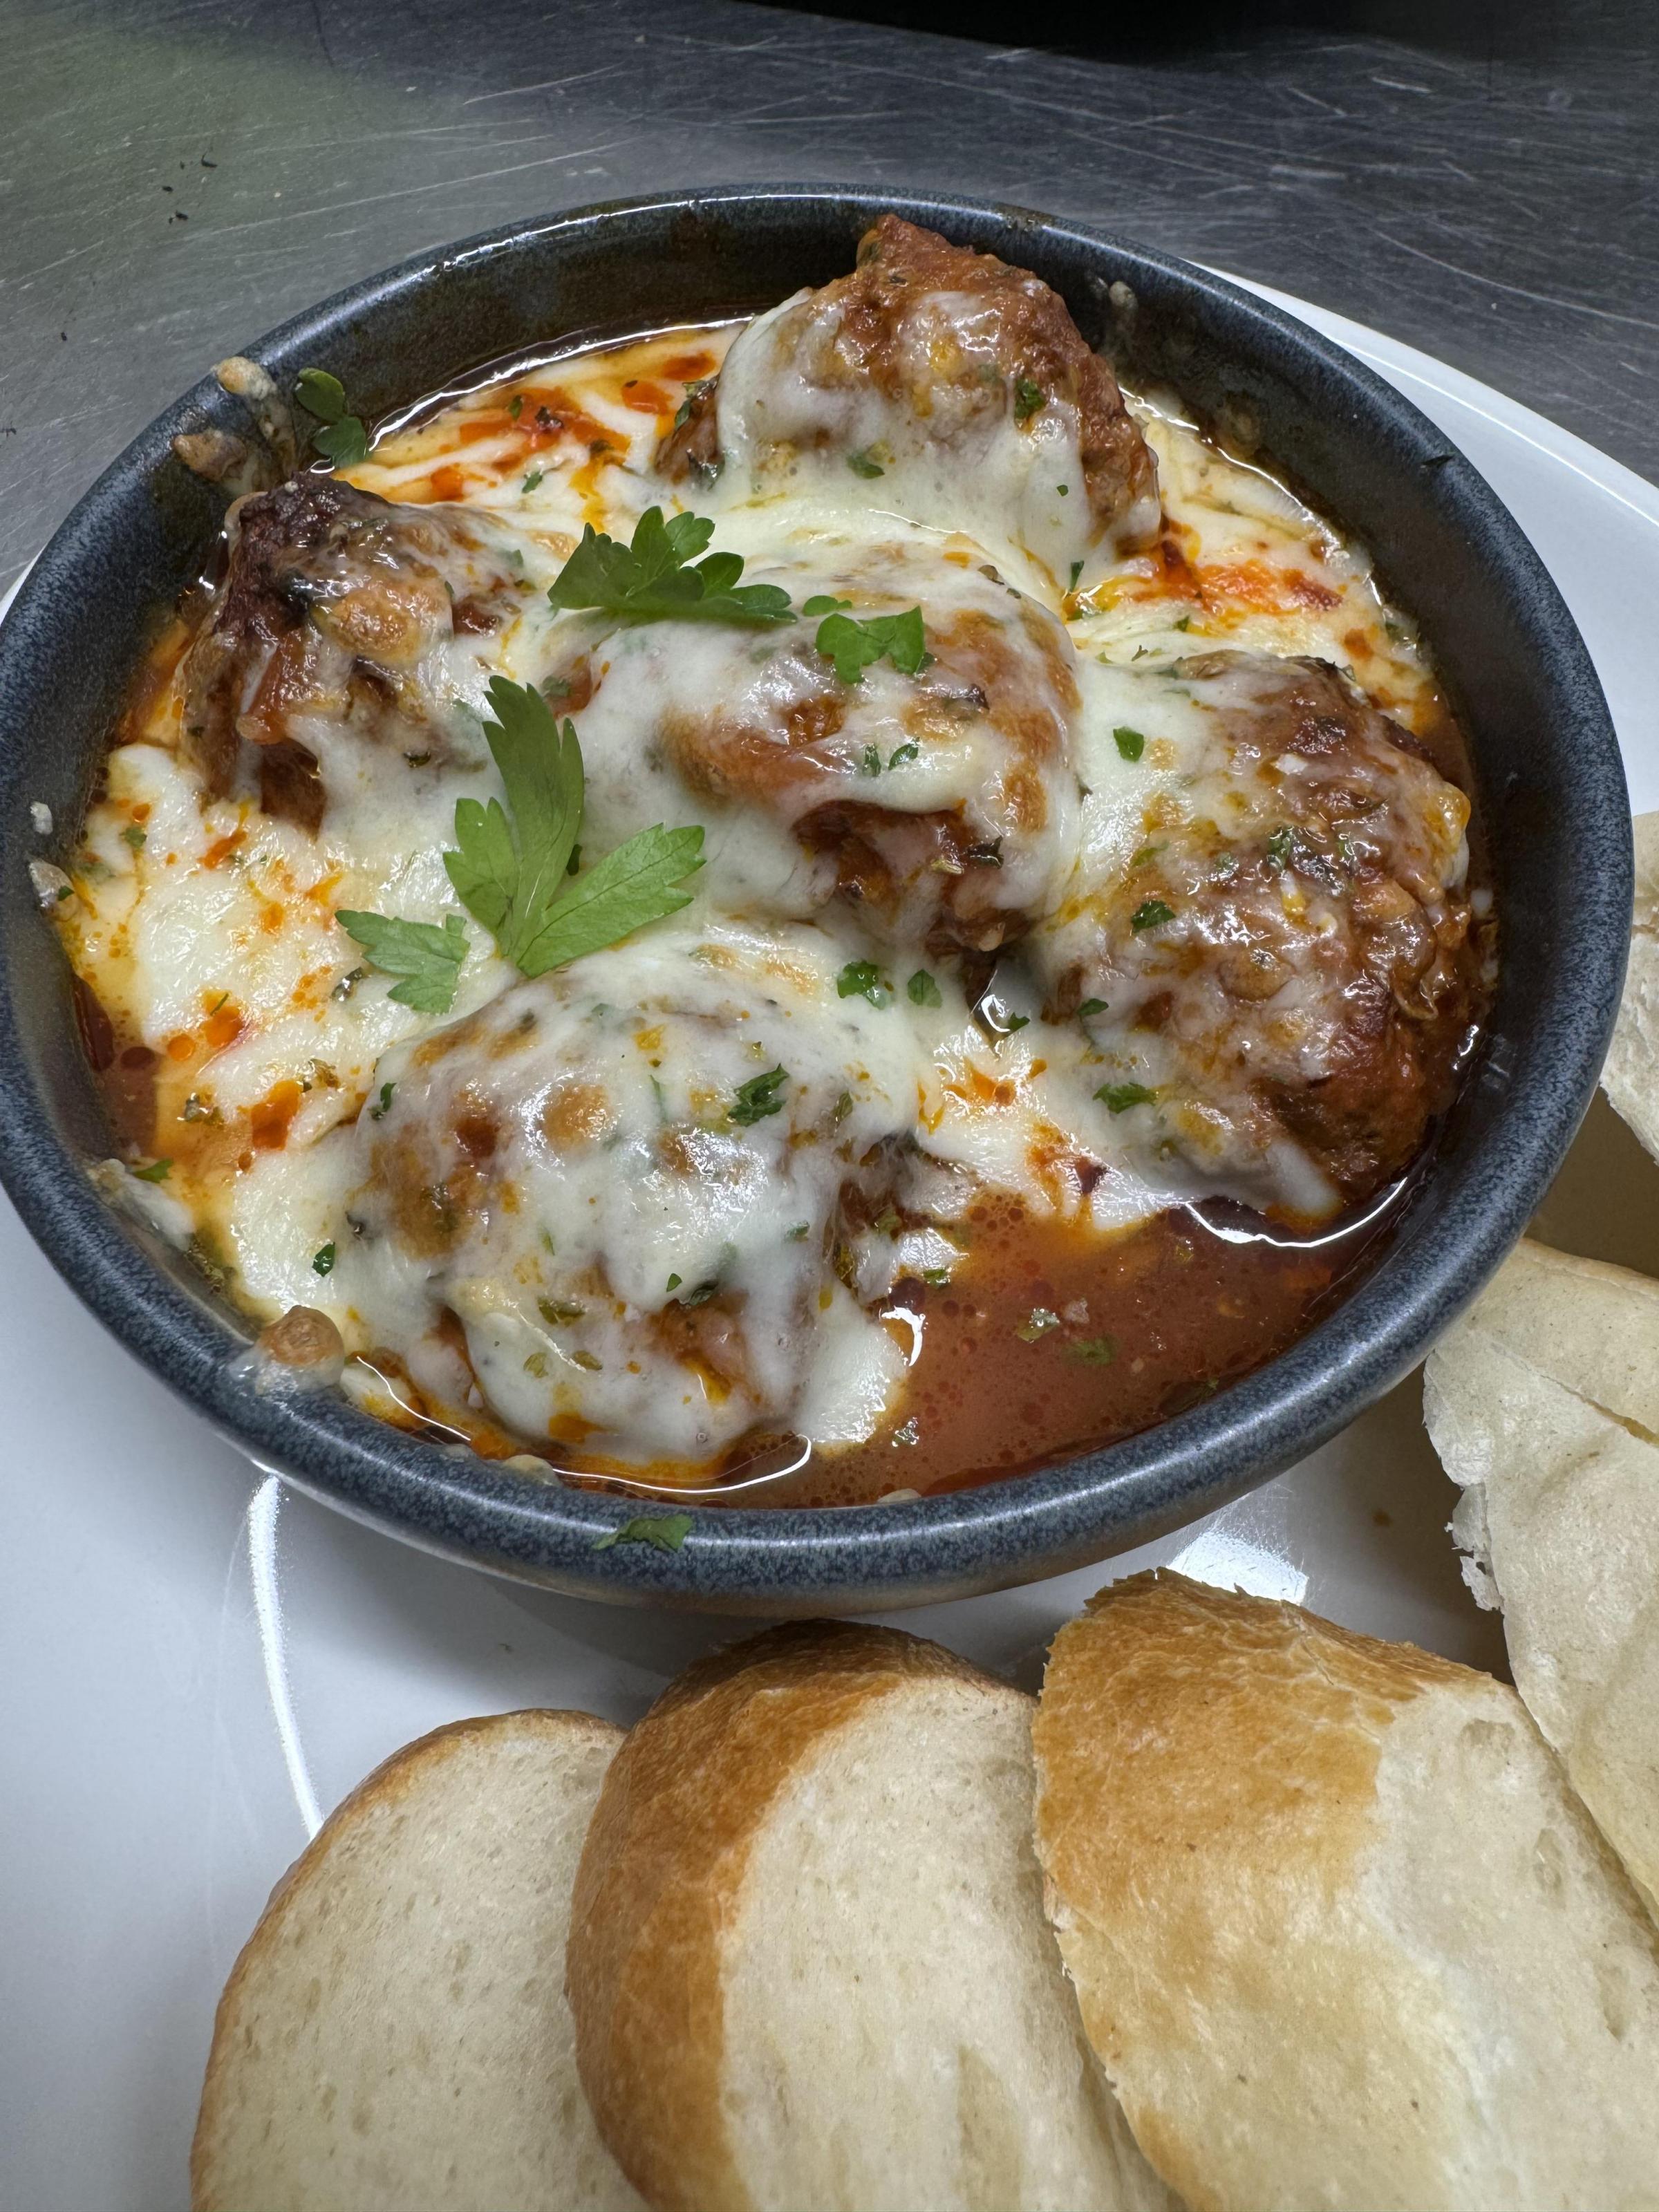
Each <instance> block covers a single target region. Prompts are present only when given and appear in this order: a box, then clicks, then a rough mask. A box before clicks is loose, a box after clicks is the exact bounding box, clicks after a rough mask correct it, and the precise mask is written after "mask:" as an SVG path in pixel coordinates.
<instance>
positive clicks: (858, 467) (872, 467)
mask: <svg viewBox="0 0 1659 2212" xmlns="http://www.w3.org/2000/svg"><path fill="white" fill-rule="evenodd" d="M847 465H848V468H849V469H851V471H853V474H854V476H855V477H884V476H885V475H886V473H887V471H886V470H885V469H884V468H883V466H882V465H881V463H880V462H879V461H878V460H873V459H872V458H871V456H870V453H869V452H868V451H867V450H866V451H865V452H862V453H848V456H847Z"/></svg>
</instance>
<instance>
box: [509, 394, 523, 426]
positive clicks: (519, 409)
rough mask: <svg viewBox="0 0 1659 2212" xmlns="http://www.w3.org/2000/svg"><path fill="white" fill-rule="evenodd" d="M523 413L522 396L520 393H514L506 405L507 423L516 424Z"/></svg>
mask: <svg viewBox="0 0 1659 2212" xmlns="http://www.w3.org/2000/svg"><path fill="white" fill-rule="evenodd" d="M523 412H524V394H523V392H514V393H513V397H512V398H511V399H509V400H508V402H507V421H508V422H517V421H518V419H519V417H520V415H522V414H523Z"/></svg>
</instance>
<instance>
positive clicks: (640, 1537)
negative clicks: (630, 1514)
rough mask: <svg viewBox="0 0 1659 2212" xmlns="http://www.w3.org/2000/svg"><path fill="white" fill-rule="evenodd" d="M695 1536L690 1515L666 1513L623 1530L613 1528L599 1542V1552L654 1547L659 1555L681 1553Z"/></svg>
mask: <svg viewBox="0 0 1659 2212" xmlns="http://www.w3.org/2000/svg"><path fill="white" fill-rule="evenodd" d="M690 1534H691V1516H690V1514H689V1513H665V1514H661V1515H659V1516H656V1517H654V1518H653V1516H649V1515H647V1514H640V1515H638V1516H636V1517H635V1519H634V1520H632V1521H624V1522H623V1524H622V1527H621V1528H612V1529H611V1531H610V1533H609V1534H606V1535H604V1536H601V1537H599V1539H598V1541H596V1542H595V1544H594V1546H593V1549H594V1550H595V1551H596V1552H608V1551H609V1550H610V1549H611V1546H612V1545H613V1544H654V1545H655V1546H656V1547H657V1549H658V1550H659V1552H678V1549H679V1548H680V1546H681V1545H682V1544H683V1543H684V1541H685V1540H686V1538H687V1537H688V1536H689V1535H690Z"/></svg>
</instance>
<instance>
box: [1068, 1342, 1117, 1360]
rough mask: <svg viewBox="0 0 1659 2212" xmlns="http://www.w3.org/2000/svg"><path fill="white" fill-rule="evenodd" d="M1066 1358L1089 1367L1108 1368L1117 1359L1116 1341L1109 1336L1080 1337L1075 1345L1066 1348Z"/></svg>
mask: <svg viewBox="0 0 1659 2212" xmlns="http://www.w3.org/2000/svg"><path fill="white" fill-rule="evenodd" d="M1066 1358H1068V1359H1080V1360H1082V1361H1083V1362H1084V1364H1085V1366H1089V1367H1109V1366H1110V1365H1111V1364H1112V1362H1113V1361H1114V1360H1115V1358H1117V1340H1116V1338H1115V1337H1111V1336H1080V1337H1079V1339H1078V1340H1077V1341H1076V1343H1075V1344H1068V1345H1067V1346H1066Z"/></svg>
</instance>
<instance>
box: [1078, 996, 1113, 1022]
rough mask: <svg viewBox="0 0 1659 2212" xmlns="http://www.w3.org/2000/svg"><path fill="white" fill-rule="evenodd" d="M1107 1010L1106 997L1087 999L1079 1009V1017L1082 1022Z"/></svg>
mask: <svg viewBox="0 0 1659 2212" xmlns="http://www.w3.org/2000/svg"><path fill="white" fill-rule="evenodd" d="M1106 1011H1107V1006H1106V1001H1105V1000H1104V999H1085V1000H1084V1001H1083V1004H1082V1005H1081V1006H1079V1008H1078V1010H1077V1015H1078V1019H1079V1021H1080V1022H1086V1021H1088V1020H1089V1019H1090V1018H1091V1017H1092V1016H1093V1015H1095V1014H1103V1013H1104V1012H1106Z"/></svg>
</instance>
